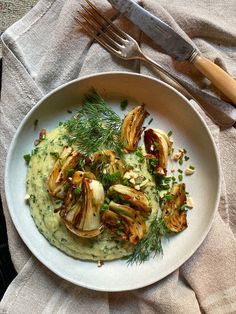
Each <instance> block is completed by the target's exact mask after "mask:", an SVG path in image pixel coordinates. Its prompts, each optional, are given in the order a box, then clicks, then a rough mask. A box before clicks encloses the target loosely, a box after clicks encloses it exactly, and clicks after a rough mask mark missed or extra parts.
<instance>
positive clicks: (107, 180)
mask: <svg viewBox="0 0 236 314" xmlns="http://www.w3.org/2000/svg"><path fill="white" fill-rule="evenodd" d="M121 178H122V173H121V172H119V171H117V172H114V173H101V174H100V176H99V180H100V181H101V183H102V185H103V187H104V188H105V189H108V188H109V187H110V186H111V185H113V184H115V183H117V182H118V181H119V180H120V179H121Z"/></svg>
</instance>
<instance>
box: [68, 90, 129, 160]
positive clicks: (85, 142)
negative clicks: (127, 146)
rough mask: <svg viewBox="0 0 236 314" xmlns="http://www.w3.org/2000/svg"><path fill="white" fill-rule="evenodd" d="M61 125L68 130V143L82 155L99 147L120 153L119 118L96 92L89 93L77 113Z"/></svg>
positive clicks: (89, 153) (99, 148)
mask: <svg viewBox="0 0 236 314" xmlns="http://www.w3.org/2000/svg"><path fill="white" fill-rule="evenodd" d="M63 125H64V126H65V127H66V129H67V131H68V135H67V136H66V140H67V141H68V144H69V145H72V144H73V145H76V146H77V147H78V149H79V151H80V152H81V153H83V154H84V155H91V154H92V153H94V152H96V151H98V150H101V149H111V150H114V151H115V152H116V153H117V154H118V155H122V152H123V145H122V142H121V137H120V128H121V118H120V117H119V116H118V115H117V114H116V113H115V112H114V111H113V110H112V108H111V107H109V106H108V105H107V103H106V102H105V101H104V100H103V99H102V97H101V96H100V95H99V94H98V93H97V92H93V93H92V94H90V95H89V96H88V97H87V99H86V100H85V102H84V104H83V106H82V107H81V108H80V109H79V110H78V112H77V114H76V115H75V116H74V117H73V118H72V119H70V120H68V121H66V122H64V123H63Z"/></svg>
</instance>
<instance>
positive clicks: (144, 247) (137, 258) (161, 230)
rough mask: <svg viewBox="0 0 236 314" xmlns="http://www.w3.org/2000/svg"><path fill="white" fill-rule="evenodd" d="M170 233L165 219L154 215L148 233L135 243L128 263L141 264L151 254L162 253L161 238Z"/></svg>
mask: <svg viewBox="0 0 236 314" xmlns="http://www.w3.org/2000/svg"><path fill="white" fill-rule="evenodd" d="M168 233H169V231H168V229H167V228H166V225H165V222H164V220H163V219H162V218H157V217H154V218H153V219H152V221H151V223H150V226H149V231H148V234H147V235H146V236H145V237H144V238H143V239H141V240H140V241H139V242H138V243H137V244H136V245H135V247H134V250H133V252H132V254H131V255H130V256H129V257H128V260H127V263H128V264H131V265H132V264H134V263H139V264H141V263H143V262H145V261H147V260H148V258H149V257H150V255H151V254H154V256H156V255H157V254H160V253H161V254H162V253H163V249H162V241H161V239H162V237H167V236H168Z"/></svg>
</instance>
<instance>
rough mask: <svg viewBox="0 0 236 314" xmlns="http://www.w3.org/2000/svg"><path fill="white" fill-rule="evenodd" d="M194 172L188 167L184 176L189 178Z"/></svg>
mask: <svg viewBox="0 0 236 314" xmlns="http://www.w3.org/2000/svg"><path fill="white" fill-rule="evenodd" d="M194 172H195V169H192V168H190V167H188V168H186V170H185V175H186V176H191V175H192V174H193V173H194Z"/></svg>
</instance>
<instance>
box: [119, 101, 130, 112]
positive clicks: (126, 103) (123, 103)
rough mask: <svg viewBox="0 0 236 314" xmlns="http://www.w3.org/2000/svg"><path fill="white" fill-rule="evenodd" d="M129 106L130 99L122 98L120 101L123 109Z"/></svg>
mask: <svg viewBox="0 0 236 314" xmlns="http://www.w3.org/2000/svg"><path fill="white" fill-rule="evenodd" d="M127 106H128V100H127V99H124V100H122V101H121V103H120V108H121V110H125V109H126V108H127Z"/></svg>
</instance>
